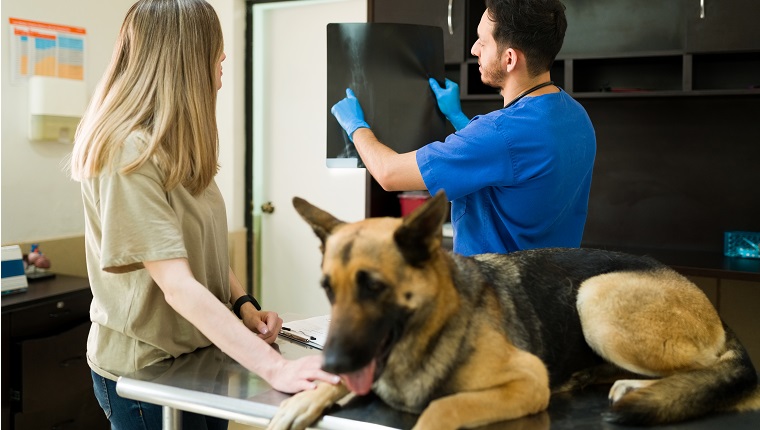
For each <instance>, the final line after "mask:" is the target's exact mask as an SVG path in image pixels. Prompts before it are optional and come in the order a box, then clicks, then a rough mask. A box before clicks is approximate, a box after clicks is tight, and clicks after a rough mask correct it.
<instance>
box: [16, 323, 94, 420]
mask: <svg viewBox="0 0 760 430" xmlns="http://www.w3.org/2000/svg"><path fill="white" fill-rule="evenodd" d="M89 329H90V322H89V321H88V322H85V323H83V324H80V325H78V326H76V327H75V328H72V329H71V330H68V331H65V332H63V333H60V334H58V335H55V336H51V337H45V338H38V339H29V340H24V341H22V342H20V344H19V346H20V349H21V357H22V363H23V365H22V376H21V380H22V386H21V390H20V391H21V411H20V413H17V414H16V416H15V422H16V429H25V428H29V429H32V428H38V429H39V428H60V429H66V428H72V429H93V430H96V429H106V428H108V422H107V420H106V418H105V415H104V414H103V411H102V410H101V409H100V407H99V406H98V404H97V400H96V399H95V394H94V393H93V389H92V378H91V376H90V368H89V367H88V366H87V361H86V359H85V349H86V343H87V333H88V332H89Z"/></svg>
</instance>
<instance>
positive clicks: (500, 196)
mask: <svg viewBox="0 0 760 430" xmlns="http://www.w3.org/2000/svg"><path fill="white" fill-rule="evenodd" d="M486 7H487V9H486V11H485V13H484V14H483V16H482V18H481V20H480V24H479V25H478V40H477V41H475V44H474V45H473V46H472V49H471V52H472V54H473V55H474V56H476V57H478V64H479V66H480V67H479V70H480V74H481V80H482V81H483V83H485V84H487V85H489V86H492V87H495V88H499V89H500V93H501V95H502V97H504V108H502V109H499V110H496V111H494V112H491V113H489V114H487V115H481V116H476V117H474V118H473V119H472V120H468V119H467V117H466V116H465V115H464V113H463V112H462V110H461V107H460V103H459V94H458V93H459V89H458V86H457V85H456V84H455V83H454V82H452V81H449V80H446V87H445V88H441V87H440V86H439V84H438V82H436V81H435V80H434V79H431V80H430V86H431V88H432V90H433V92H434V93H435V96H436V98H437V101H438V106H439V108H440V109H441V112H443V114H444V115H446V117H447V118H448V119H449V121H451V123H452V124H453V126H454V128H455V129H456V130H457V131H456V132H455V133H454V134H452V135H450V136H448V137H447V138H446V140H445V141H443V142H432V143H429V144H427V145H425V146H423V147H422V148H420V149H419V150H417V151H412V152H408V153H404V154H399V153H396V152H395V151H394V150H392V149H391V148H389V147H388V146H386V145H384V144H383V143H381V142H380V141H378V140H377V138H376V137H375V134H374V133H373V132H372V130H371V129H370V127H369V124H367V123H366V122H365V121H364V113H363V111H362V108H361V106H360V105H359V101H358V100H357V98H356V97H355V96H354V94H353V92H352V91H351V89H348V90H346V95H347V97H346V98H345V99H343V100H341V101H340V102H338V103H337V104H335V106H333V108H332V113H333V115H334V116H335V117H336V118H337V120H338V122H339V123H340V125H341V127H343V129H344V130H345V131H346V132H347V133H348V136H349V137H350V138H351V140H352V141H353V142H354V145H355V146H356V149H357V151H358V152H359V155H360V156H361V158H362V160H363V161H364V164H365V165H366V166H367V168H368V169H369V171H370V173H371V174H372V175H373V176H374V178H375V179H376V180H377V182H378V183H379V184H380V185H381V186H382V187H383V188H384V189H385V190H388V191H400V190H420V189H427V190H429V191H430V192H431V193H433V194H435V193H436V192H438V191H439V190H444V191H445V192H446V195H447V196H448V198H449V200H451V203H452V205H451V220H452V224H453V227H454V251H455V252H457V253H460V254H464V255H473V254H481V253H487V252H499V253H505V252H512V251H517V250H520V249H531V248H545V247H578V246H580V243H581V236H582V234H583V227H584V224H585V222H586V212H587V207H588V196H589V190H590V187H591V171H592V168H593V164H594V155H595V153H596V137H595V135H594V128H593V126H592V125H591V121H590V120H589V117H588V114H587V113H586V111H585V110H584V109H583V107H582V106H581V105H580V104H579V103H578V102H576V101H575V100H574V99H573V98H572V97H570V96H569V95H568V94H567V93H566V92H564V91H563V90H562V89H561V88H559V87H557V86H555V85H554V84H553V82H552V81H551V77H550V74H549V70H550V68H551V65H552V62H553V61H554V58H555V57H556V55H557V53H558V52H559V50H560V48H561V47H562V41H563V39H564V37H565V29H566V28H567V21H566V19H565V7H564V5H563V4H562V3H561V2H560V1H559V0H486Z"/></svg>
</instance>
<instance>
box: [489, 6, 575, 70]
mask: <svg viewBox="0 0 760 430" xmlns="http://www.w3.org/2000/svg"><path fill="white" fill-rule="evenodd" d="M486 7H487V8H488V17H489V18H490V19H491V20H492V21H493V22H494V23H495V25H494V30H493V37H494V40H496V44H497V46H498V47H499V50H502V49H505V48H510V47H511V48H514V49H518V50H520V51H522V52H523V53H525V56H526V58H527V66H528V72H529V73H530V74H531V75H533V76H535V75H538V74H539V73H542V72H545V71H547V70H549V69H551V67H552V63H553V62H554V59H555V58H556V57H557V53H559V50H560V49H562V42H563V41H564V40H565V30H567V19H566V18H565V5H564V4H562V2H561V1H559V0H486Z"/></svg>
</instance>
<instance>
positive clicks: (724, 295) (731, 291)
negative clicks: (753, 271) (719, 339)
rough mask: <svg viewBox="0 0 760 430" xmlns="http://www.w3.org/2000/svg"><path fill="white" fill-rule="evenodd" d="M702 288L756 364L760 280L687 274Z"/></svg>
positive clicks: (759, 361) (759, 363)
mask: <svg viewBox="0 0 760 430" xmlns="http://www.w3.org/2000/svg"><path fill="white" fill-rule="evenodd" d="M687 277H688V278H689V279H690V280H691V281H692V282H694V283H695V284H697V286H699V287H700V288H701V289H702V291H704V292H705V294H706V295H707V297H708V298H709V299H710V301H711V302H712V304H713V305H714V306H715V308H716V309H717V310H718V313H719V314H720V316H721V318H723V321H725V323H726V324H727V325H728V326H729V327H731V329H732V330H733V331H734V333H736V335H737V336H738V337H739V340H741V342H742V344H743V345H744V347H745V348H747V351H748V352H749V355H750V358H752V363H753V364H754V365H755V368H760V336H758V335H757V333H758V332H759V331H760V320H758V318H757V307H758V305H760V281H748V280H737V279H730V278H712V277H705V276H687Z"/></svg>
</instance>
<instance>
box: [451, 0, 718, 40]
mask: <svg viewBox="0 0 760 430" xmlns="http://www.w3.org/2000/svg"><path fill="white" fill-rule="evenodd" d="M703 1H704V0H703ZM453 7H454V0H449V18H448V22H449V34H451V35H453V34H454V25H453V23H452V21H451V9H452V8H453Z"/></svg>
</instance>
